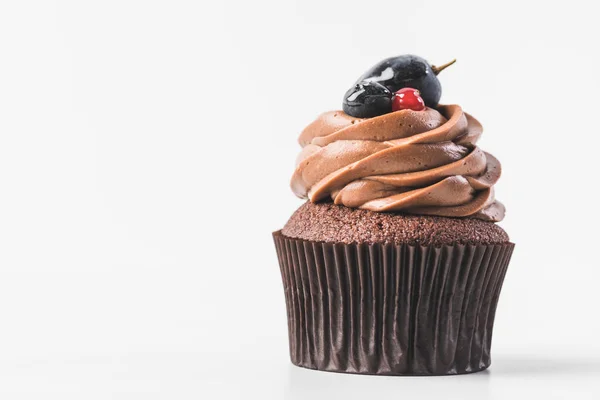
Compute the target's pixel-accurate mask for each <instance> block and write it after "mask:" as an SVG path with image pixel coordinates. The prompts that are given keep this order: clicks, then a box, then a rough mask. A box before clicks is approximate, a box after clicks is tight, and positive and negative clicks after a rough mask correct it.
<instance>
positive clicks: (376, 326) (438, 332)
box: [273, 231, 514, 375]
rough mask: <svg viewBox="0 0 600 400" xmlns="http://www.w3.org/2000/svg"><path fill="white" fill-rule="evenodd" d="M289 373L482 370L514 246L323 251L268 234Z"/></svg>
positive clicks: (334, 246)
mask: <svg viewBox="0 0 600 400" xmlns="http://www.w3.org/2000/svg"><path fill="white" fill-rule="evenodd" d="M273 237H274V240H275V246H276V248H277V255H278V258H279V265H280V269H281V276H282V280H283V286H284V292H285V301H286V307H287V316H288V332H289V345H290V346H289V350H290V357H291V361H292V363H293V364H295V365H297V366H300V367H305V368H311V369H318V370H323V371H334V372H346V373H358V374H376V375H452V374H464V373H471V372H477V371H481V370H484V369H486V368H487V367H488V366H489V365H490V363H491V358H490V348H491V344H492V330H493V325H494V316H495V313H496V306H497V304H498V298H499V296H500V290H501V288H502V282H503V281H504V276H505V274H506V270H507V267H508V263H509V260H510V257H511V255H512V252H513V249H514V244H512V243H505V244H491V245H452V246H448V245H446V246H441V247H435V246H410V245H394V244H342V243H323V242H313V241H307V240H301V239H292V238H288V237H286V236H284V235H282V234H281V231H278V232H274V233H273Z"/></svg>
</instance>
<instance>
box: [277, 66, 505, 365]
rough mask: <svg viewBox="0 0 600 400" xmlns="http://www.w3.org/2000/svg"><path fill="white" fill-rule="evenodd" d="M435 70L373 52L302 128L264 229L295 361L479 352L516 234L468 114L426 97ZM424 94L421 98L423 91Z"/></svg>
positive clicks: (454, 360) (454, 358)
mask: <svg viewBox="0 0 600 400" xmlns="http://www.w3.org/2000/svg"><path fill="white" fill-rule="evenodd" d="M441 69H443V68H435V67H432V66H430V65H429V64H427V63H426V62H425V61H424V60H423V59H421V58H419V57H416V56H400V57H394V58H391V59H387V60H384V61H382V62H381V63H380V64H378V65H376V66H375V67H373V68H372V69H371V70H370V71H369V72H368V73H366V74H365V75H363V76H362V77H361V78H360V79H359V82H358V83H357V84H356V85H355V86H354V87H353V88H352V89H350V90H349V91H348V93H347V94H346V96H345V98H344V107H343V108H344V111H331V112H326V113H324V114H322V115H321V116H319V117H318V118H317V119H316V120H315V121H314V122H313V123H311V124H310V125H309V126H308V127H307V128H306V129H305V130H304V131H303V132H302V134H301V135H300V139H299V142H300V144H301V146H302V148H303V149H302V152H301V153H300V156H299V157H298V161H297V167H296V170H295V172H294V175H293V177H292V190H293V191H294V193H295V194H296V195H298V196H299V197H302V198H307V199H308V202H306V203H305V204H304V205H303V206H301V207H300V208H299V209H298V210H297V211H296V212H295V213H294V214H293V216H292V217H291V218H290V220H289V221H288V222H287V224H286V225H285V226H284V228H283V229H282V230H281V231H278V232H275V233H274V234H273V236H274V239H275V245H276V248H277V254H278V258H279V264H280V268H281V275H282V279H283V285H284V291H285V300H286V306H287V315H288V331H289V340H290V356H291V360H292V362H293V363H294V364H295V365H298V366H301V367H306V368H312V369H319V370H324V371H336V372H349V373H363V374H379V375H447V374H462V373H469V372H476V371H481V370H483V369H486V368H487V367H488V366H489V365H490V362H491V359H490V348H491V340H492V330H493V323H494V315H495V311H496V305H497V303H498V298H499V295H500V290H501V287H502V282H503V280H504V276H505V273H506V269H507V266H508V262H509V259H510V256H511V254H512V251H513V247H514V245H513V244H512V243H510V241H509V238H508V235H507V234H506V232H504V230H502V228H500V227H499V226H498V225H496V224H495V222H498V221H500V220H502V218H503V217H504V212H505V210H504V206H503V205H502V204H501V203H500V202H498V201H496V200H495V197H494V190H493V187H494V184H495V183H496V181H497V180H498V178H499V177H500V163H499V162H498V160H496V159H495V158H494V157H493V156H492V155H490V154H489V153H486V152H484V151H482V150H481V149H480V148H479V147H477V146H476V142H477V140H478V139H479V137H480V136H481V134H482V127H481V125H480V124H479V122H477V120H476V119H475V118H473V117H471V116H470V115H468V114H466V113H465V112H463V110H462V109H461V107H459V106H458V105H444V106H441V105H438V104H437V101H439V98H440V95H441V86H440V85H439V81H438V80H437V77H436V75H437V73H439V71H441ZM423 99H425V100H423Z"/></svg>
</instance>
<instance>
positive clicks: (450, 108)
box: [291, 105, 504, 221]
mask: <svg viewBox="0 0 600 400" xmlns="http://www.w3.org/2000/svg"><path fill="white" fill-rule="evenodd" d="M482 130H483V129H482V127H481V124H480V123H479V122H478V121H477V120H476V119H475V118H473V117H472V116H470V115H468V114H466V113H464V112H463V111H462V109H461V107H459V106H457V105H447V106H439V107H438V110H435V109H432V108H427V109H425V110H423V111H412V110H401V111H396V112H392V113H389V114H384V115H382V116H379V117H375V118H369V119H360V118H353V117H351V116H349V115H347V114H345V113H344V112H343V111H330V112H326V113H324V114H322V115H320V116H319V117H318V118H317V119H316V120H315V121H314V122H313V123H311V124H310V125H309V126H307V127H306V129H304V131H303V132H302V134H301V135H300V138H299V142H300V145H301V146H302V152H301V153H300V155H299V156H298V160H297V167H296V170H295V172H294V175H293V177H292V182H291V186H292V190H293V191H294V193H295V194H296V195H297V196H299V197H302V198H308V199H309V200H310V201H312V202H317V201H319V200H323V199H326V198H327V197H331V198H332V199H333V201H334V203H335V204H339V205H344V206H347V207H355V208H362V209H366V210H371V211H401V212H405V213H410V214H425V215H438V216H446V217H473V218H479V219H482V220H487V221H500V220H502V218H504V206H503V205H502V204H501V203H500V202H498V201H496V200H495V199H494V188H493V185H494V184H495V183H496V181H497V180H498V178H499V177H500V172H501V168H500V163H499V162H498V160H497V159H496V158H494V157H493V156H492V155H491V154H489V153H486V152H484V151H482V150H481V149H480V148H479V147H477V146H476V145H475V144H476V142H477V140H478V139H479V137H480V136H481V133H482Z"/></svg>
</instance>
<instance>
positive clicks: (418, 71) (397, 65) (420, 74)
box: [344, 54, 456, 117]
mask: <svg viewBox="0 0 600 400" xmlns="http://www.w3.org/2000/svg"><path fill="white" fill-rule="evenodd" d="M455 61H456V60H453V61H451V62H449V63H447V64H444V65H442V66H440V67H435V66H432V65H430V64H429V63H428V62H427V61H426V60H425V59H423V58H421V57H419V56H415V55H411V54H405V55H401V56H397V57H390V58H386V59H385V60H382V61H380V62H379V63H377V64H376V65H374V66H373V67H371V68H370V69H369V70H368V71H367V72H365V73H364V74H363V75H362V76H361V77H360V78H358V80H357V81H356V82H357V83H356V85H362V86H365V85H366V84H367V83H372V84H373V83H378V84H380V85H383V86H385V87H386V88H387V90H388V91H389V92H390V93H392V95H393V93H395V92H396V91H398V90H400V89H403V88H406V87H409V88H413V89H417V90H419V92H421V97H422V98H423V101H424V102H425V105H426V106H428V107H435V106H437V104H438V102H439V101H440V97H441V96H442V85H441V84H440V81H439V80H438V78H437V74H439V73H440V72H441V71H442V70H443V69H444V68H446V67H448V66H450V65H452V64H453V63H454V62H455ZM356 90H357V89H356V86H355V87H354V88H352V89H350V90H349V91H348V93H346V96H345V97H344V111H345V112H346V113H347V114H349V115H352V116H354V117H358V116H359V115H358V114H359V113H360V114H369V115H370V116H376V115H382V114H385V113H386V112H390V111H391V109H389V110H388V111H385V110H387V108H386V109H384V108H383V107H380V108H377V110H378V113H376V114H375V115H373V112H371V111H374V110H373V107H372V106H370V107H368V108H369V112H365V110H364V108H367V107H366V105H365V107H362V108H361V107H360V105H359V104H356V101H355V102H354V103H353V104H352V107H348V111H346V108H345V106H346V98H347V97H348V95H349V94H351V93H352V92H353V91H356Z"/></svg>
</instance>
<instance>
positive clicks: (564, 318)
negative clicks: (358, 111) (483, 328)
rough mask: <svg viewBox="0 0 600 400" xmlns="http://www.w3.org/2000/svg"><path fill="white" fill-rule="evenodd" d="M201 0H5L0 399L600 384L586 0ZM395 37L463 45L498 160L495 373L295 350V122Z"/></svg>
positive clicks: (444, 391) (486, 392) (456, 79)
mask: <svg viewBox="0 0 600 400" xmlns="http://www.w3.org/2000/svg"><path fill="white" fill-rule="evenodd" d="M201 3H204V2H198V1H188V2H182V1H169V2H167V1H164V2H160V1H103V2H80V1H71V2H67V1H55V2H48V1H43V2H42V1H40V2H29V1H18V2H17V1H5V2H1V3H0V138H1V139H0V140H1V142H0V171H1V172H0V187H1V190H2V191H1V195H0V397H1V398H3V399H4V398H6V399H37V398H43V399H51V398H52V399H54V398H56V399H61V400H65V399H109V398H113V399H120V398H123V399H125V398H126V399H132V398H139V399H188V398H189V399H191V398H201V399H244V398H252V399H254V398H256V399H305V398H312V399H320V398H323V399H325V398H326V399H333V398H342V395H343V396H345V398H348V399H353V398H356V399H365V398H369V399H376V398H385V397H384V396H386V395H387V396H389V397H390V398H392V397H393V398H400V397H402V398H419V399H428V398H456V399H520V398H544V399H552V398H556V399H567V398H569V399H572V398H577V399H597V398H599V397H600V388H599V384H598V383H597V381H598V380H597V378H598V377H599V376H600V345H599V344H598V337H599V336H600V322H599V320H598V318H597V315H598V307H599V301H598V290H597V288H598V284H597V282H598V280H599V279H600V273H599V272H598V271H599V270H598V267H599V261H598V255H597V246H598V244H597V241H598V233H597V232H598V229H597V227H598V223H599V222H600V220H599V219H600V218H599V217H598V213H597V205H596V203H597V196H596V194H597V193H598V190H597V187H596V186H597V180H598V178H597V171H598V159H599V157H598V145H599V144H600V142H599V139H598V135H599V134H600V133H599V132H598V128H597V125H598V122H597V115H598V101H597V97H598V89H599V87H600V85H599V78H598V76H599V75H598V74H597V73H596V70H597V67H598V66H599V65H600V60H599V54H598V47H597V43H596V40H597V38H598V37H600V35H599V34H600V29H599V26H598V24H597V13H596V12H594V10H593V8H592V6H591V4H593V2H588V1H570V2H552V1H544V2H524V1H519V2H507V1H505V2H497V3H491V2H481V1H472V2H466V1H452V2H449V1H427V2H417V1H412V2H400V1H387V2H368V3H365V2H358V1H344V2H342V1H338V2H324V1H316V0H310V1H298V2H291V1H275V0H273V1H266V0H262V1H261V0H258V1H252V2H244V1H241V0H240V1H237V2H233V1H224V2H215V4H214V5H205V4H201ZM401 53H416V54H419V55H422V56H424V57H426V58H428V59H430V60H431V61H432V62H434V63H443V62H446V61H448V60H450V59H452V58H454V57H456V58H458V60H459V61H458V62H457V64H456V65H454V66H452V67H451V68H449V69H448V70H447V71H444V72H443V74H442V75H441V80H442V84H443V87H444V95H443V100H444V101H445V102H457V103H460V104H461V105H463V106H464V108H465V109H466V110H467V111H469V112H471V113H472V114H474V115H475V116H476V117H477V118H478V119H479V120H480V121H481V122H482V123H483V125H484V127H485V129H486V130H485V132H484V137H483V140H482V142H481V144H482V146H483V148H484V149H485V150H487V151H490V152H492V153H493V154H494V155H496V156H497V157H498V158H499V159H500V160H501V162H502V163H503V177H502V179H501V181H500V183H499V185H498V187H497V197H498V198H499V199H500V200H501V201H503V202H504V203H505V204H506V206H507V209H508V214H507V218H506V220H505V221H504V222H503V223H502V226H504V227H505V228H506V229H507V231H508V232H509V233H510V235H511V237H512V239H513V241H514V242H516V243H517V247H516V252H515V254H514V257H513V261H512V264H511V266H510V270H509V273H508V275H507V280H506V283H505V286H504V290H503V293H502V297H501V301H500V306H499V309H498V314H497V319H496V329H495V332H494V346H493V365H492V368H491V370H490V371H489V372H485V373H481V374H476V375H471V376H463V377H446V378H384V377H362V376H347V375H339V374H327V373H318V372H313V371H306V370H301V369H298V368H294V367H292V366H291V365H290V363H289V361H288V354H287V350H288V349H287V337H286V335H287V332H286V322H285V306H284V299H283V291H282V288H281V282H280V277H279V271H278V266H277V261H276V257H275V251H274V247H273V244H272V240H271V237H270V233H271V231H273V230H276V229H279V228H281V226H282V225H283V224H284V222H285V221H286V220H287V218H288V217H289V215H290V214H291V213H292V211H293V210H294V209H295V208H296V207H297V206H298V205H299V204H300V201H299V200H298V199H295V198H294V196H293V195H292V193H291V191H290V190H289V188H288V181H289V177H290V175H291V173H292V168H293V163H294V159H295V156H296V154H297V151H298V146H297V144H296V137H297V135H298V133H299V131H300V130H301V129H302V128H303V126H304V125H306V124H307V123H308V122H310V121H311V120H312V119H313V118H314V117H315V116H316V115H317V114H318V113H320V112H322V111H325V110H328V109H332V108H337V107H339V106H340V100H341V97H342V94H343V93H344V91H345V90H346V89H347V88H348V87H349V85H350V84H351V83H352V82H353V80H354V79H355V78H356V77H357V76H358V75H360V74H361V73H362V72H363V71H364V70H365V69H366V68H367V67H369V66H370V65H371V64H373V63H375V62H377V61H378V60H380V59H381V58H384V57H387V56H389V55H393V54H401ZM234 243H235V245H234ZM442 395H443V396H444V397H442ZM408 396H410V397H408Z"/></svg>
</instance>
